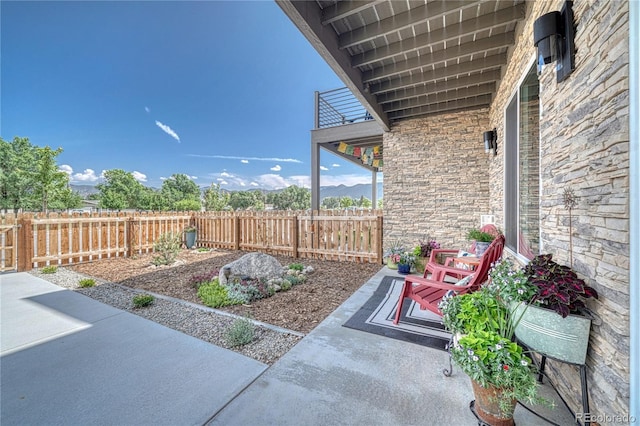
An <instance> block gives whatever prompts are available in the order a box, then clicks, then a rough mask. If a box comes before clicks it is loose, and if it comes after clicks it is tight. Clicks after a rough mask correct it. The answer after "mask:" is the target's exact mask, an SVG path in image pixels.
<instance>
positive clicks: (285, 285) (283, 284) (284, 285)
mask: <svg viewBox="0 0 640 426" xmlns="http://www.w3.org/2000/svg"><path fill="white" fill-rule="evenodd" d="M292 285H293V283H291V279H290V278H287V279H286V280H282V282H281V283H280V289H281V290H282V291H287V290H289V289H291V286H292Z"/></svg>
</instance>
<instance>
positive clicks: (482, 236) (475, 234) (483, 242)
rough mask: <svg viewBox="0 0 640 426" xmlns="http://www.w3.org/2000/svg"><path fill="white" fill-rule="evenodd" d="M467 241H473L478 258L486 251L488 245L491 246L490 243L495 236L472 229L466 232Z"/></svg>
mask: <svg viewBox="0 0 640 426" xmlns="http://www.w3.org/2000/svg"><path fill="white" fill-rule="evenodd" d="M467 239H468V240H471V241H475V245H476V256H478V257H480V256H482V255H483V254H484V252H485V251H487V248H489V244H491V241H493V240H494V239H495V235H493V234H490V233H488V232H483V231H481V230H479V229H477V228H474V229H470V230H469V231H468V232H467Z"/></svg>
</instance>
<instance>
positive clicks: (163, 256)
mask: <svg viewBox="0 0 640 426" xmlns="http://www.w3.org/2000/svg"><path fill="white" fill-rule="evenodd" d="M181 246H182V238H181V236H180V234H172V233H170V232H168V233H166V234H162V235H160V238H158V239H157V240H156V241H155V242H154V243H153V250H154V251H155V252H156V253H157V256H155V257H154V258H153V261H152V263H153V264H154V265H156V266H158V265H171V264H172V263H173V262H175V260H176V258H177V257H178V253H180V247H181Z"/></svg>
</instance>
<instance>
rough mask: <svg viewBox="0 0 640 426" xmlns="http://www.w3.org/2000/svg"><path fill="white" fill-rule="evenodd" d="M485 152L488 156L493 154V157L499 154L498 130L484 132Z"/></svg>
mask: <svg viewBox="0 0 640 426" xmlns="http://www.w3.org/2000/svg"><path fill="white" fill-rule="evenodd" d="M484 152H486V153H487V154H488V153H490V152H493V155H497V154H498V130H497V129H495V128H494V129H493V130H489V131H486V132H484Z"/></svg>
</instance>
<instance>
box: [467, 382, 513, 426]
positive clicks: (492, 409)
mask: <svg viewBox="0 0 640 426" xmlns="http://www.w3.org/2000/svg"><path fill="white" fill-rule="evenodd" d="M471 386H472V387H473V395H474V396H475V398H476V400H475V404H474V411H475V414H476V416H477V417H478V418H479V419H480V420H482V421H483V422H484V423H486V424H488V425H491V426H514V424H515V423H514V421H513V411H514V410H515V408H516V403H517V401H516V400H515V399H514V400H512V401H511V405H510V409H509V411H508V412H503V411H502V410H500V404H498V400H499V399H500V397H501V395H502V391H501V390H500V389H499V388H496V387H493V386H491V387H488V388H484V387H482V386H480V384H479V383H478V382H476V381H475V380H471Z"/></svg>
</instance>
